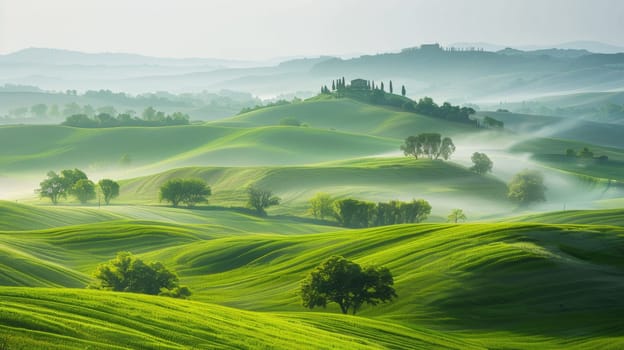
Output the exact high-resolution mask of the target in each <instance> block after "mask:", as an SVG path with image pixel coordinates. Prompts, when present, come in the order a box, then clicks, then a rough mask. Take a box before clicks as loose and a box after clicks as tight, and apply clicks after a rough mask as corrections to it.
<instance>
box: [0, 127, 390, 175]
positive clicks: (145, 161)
mask: <svg viewBox="0 0 624 350" xmlns="http://www.w3.org/2000/svg"><path fill="white" fill-rule="evenodd" d="M268 141H270V142H268ZM399 143H400V142H398V141H396V140H393V139H387V138H380V137H376V136H367V135H358V134H350V133H342V132H338V131H330V130H319V129H313V128H294V127H280V126H273V127H265V128H253V129H244V128H228V127H218V126H209V125H188V126H179V127H172V126H169V127H149V128H143V127H127V128H108V129H106V128H105V129H80V128H71V127H63V126H51V125H44V126H5V127H0V169H2V173H3V174H12V175H15V174H23V173H25V172H29V171H37V172H41V173H42V174H45V172H47V171H48V170H50V169H63V168H74V167H79V168H86V169H93V170H111V169H113V170H118V171H124V170H127V169H125V168H123V167H122V168H120V161H121V159H122V157H124V155H128V157H129V159H130V161H131V163H130V165H129V168H134V167H146V168H149V169H154V168H160V169H164V168H167V167H172V166H176V165H177V166H180V165H191V164H192V165H213V164H216V165H259V164H264V165H267V164H307V163H313V162H319V161H327V160H337V159H345V158H352V157H361V156H369V155H373V154H380V153H385V152H389V151H394V150H396V149H398V145H399ZM329 151H331V152H329Z"/></svg>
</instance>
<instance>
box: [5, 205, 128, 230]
mask: <svg viewBox="0 0 624 350" xmlns="http://www.w3.org/2000/svg"><path fill="white" fill-rule="evenodd" d="M122 217H123V216H120V215H117V214H114V213H110V212H104V211H98V210H93V209H87V208H59V207H41V206H32V205H25V204H18V203H13V202H8V201H2V200H0V230H3V231H10V230H36V229H42V228H49V227H58V226H65V225H76V224H86V223H92V222H101V221H111V220H117V219H121V218H122Z"/></svg>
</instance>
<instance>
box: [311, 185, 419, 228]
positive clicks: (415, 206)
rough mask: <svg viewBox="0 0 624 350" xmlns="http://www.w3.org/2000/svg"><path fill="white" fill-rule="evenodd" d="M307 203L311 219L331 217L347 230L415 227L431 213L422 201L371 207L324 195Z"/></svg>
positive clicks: (349, 199) (350, 200)
mask: <svg viewBox="0 0 624 350" xmlns="http://www.w3.org/2000/svg"><path fill="white" fill-rule="evenodd" d="M308 203H309V206H310V209H309V212H310V214H312V215H313V216H314V217H315V218H317V219H321V220H324V219H325V218H326V217H333V218H335V219H336V221H337V222H338V223H339V224H340V225H342V226H344V227H350V228H364V227H374V226H385V225H395V224H407V223H419V222H422V221H423V220H425V219H427V217H428V216H429V214H430V213H431V205H430V204H429V202H427V201H426V200H424V199H415V200H412V201H410V202H402V201H397V200H393V201H390V202H387V203H383V202H379V203H373V202H368V201H362V200H357V199H353V198H345V199H340V200H334V199H333V198H332V197H331V196H330V195H329V194H327V193H317V194H316V195H315V196H314V197H312V198H311V199H310V200H309V202H308Z"/></svg>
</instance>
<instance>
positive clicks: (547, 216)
mask: <svg viewBox="0 0 624 350" xmlns="http://www.w3.org/2000/svg"><path fill="white" fill-rule="evenodd" d="M507 221H509V222H538V223H549V224H586V225H614V226H624V209H604V210H567V211H558V212H548V213H539V214H532V215H525V216H521V217H514V218H511V219H508V220H507Z"/></svg>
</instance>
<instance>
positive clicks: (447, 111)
mask: <svg viewBox="0 0 624 350" xmlns="http://www.w3.org/2000/svg"><path fill="white" fill-rule="evenodd" d="M330 86H331V88H330V87H328V86H327V85H324V86H322V87H321V95H320V96H325V97H333V98H352V99H354V100H358V101H361V102H365V103H370V104H374V105H384V106H390V107H395V108H399V109H401V110H403V111H406V112H411V113H418V114H422V115H426V116H430V117H434V118H440V119H444V120H448V121H452V122H458V123H466V124H472V125H475V126H477V125H478V124H477V121H476V120H474V119H471V118H470V116H472V115H473V114H475V113H476V111H475V110H474V109H473V108H471V107H460V106H453V105H451V104H450V103H449V102H444V103H443V104H442V105H438V104H437V103H435V101H433V99H432V98H431V97H423V98H421V99H420V100H418V101H414V100H412V99H410V98H408V97H406V94H407V90H406V88H405V85H403V86H401V95H396V94H394V88H393V83H392V80H390V81H389V82H388V91H386V88H385V84H384V82H379V83H376V82H375V81H374V80H365V79H353V80H351V83H350V84H347V83H346V81H345V78H344V77H341V78H338V79H336V80H332V82H331V85H330Z"/></svg>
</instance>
